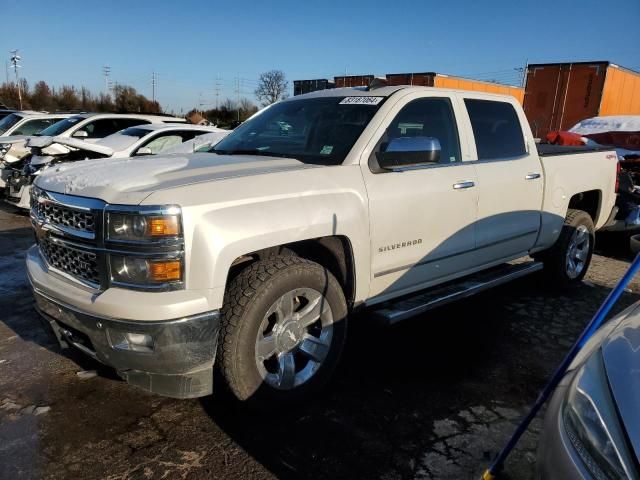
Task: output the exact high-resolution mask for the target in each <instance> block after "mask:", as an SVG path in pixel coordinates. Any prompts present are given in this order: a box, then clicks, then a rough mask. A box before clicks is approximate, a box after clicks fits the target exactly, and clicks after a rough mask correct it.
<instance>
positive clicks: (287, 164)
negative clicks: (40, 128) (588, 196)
mask: <svg viewBox="0 0 640 480" xmlns="http://www.w3.org/2000/svg"><path fill="white" fill-rule="evenodd" d="M311 167H312V166H311V165H305V164H304V163H302V162H300V161H298V160H295V159H291V158H276V157H266V156H264V157H263V156H253V155H233V156H230V155H216V154H213V153H193V154H188V155H178V154H176V155H166V156H163V155H149V156H144V157H133V158H113V159H112V158H105V159H99V160H82V161H77V162H69V163H62V164H59V165H52V166H50V167H49V168H47V169H45V170H43V171H42V173H41V174H40V175H39V176H38V178H37V179H36V182H35V185H36V186H38V187H40V188H43V189H44V190H49V191H52V192H58V193H66V194H70V195H78V196H82V197H91V198H99V199H101V200H104V201H105V202H108V203H120V204H128V205H137V204H139V203H140V202H142V201H143V200H144V199H145V198H146V197H148V196H149V195H150V194H151V193H153V192H156V191H158V190H163V189H168V188H174V187H179V186H184V185H190V184H194V183H201V182H211V181H217V180H223V179H225V178H231V177H244V176H249V175H260V174H266V173H271V172H278V171H285V170H295V169H301V168H311Z"/></svg>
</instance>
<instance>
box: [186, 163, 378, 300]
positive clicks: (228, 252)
mask: <svg viewBox="0 0 640 480" xmlns="http://www.w3.org/2000/svg"><path fill="white" fill-rule="evenodd" d="M192 187H194V188H195V187H196V186H192ZM197 187H199V188H202V187H201V186H197ZM181 188H187V187H181ZM207 191H208V192H212V191H215V192H216V193H215V194H214V195H213V196H215V197H217V198H220V201H219V202H213V203H208V204H204V205H191V206H187V207H184V206H183V221H184V225H185V245H186V252H185V264H186V288H188V289H198V290H200V289H210V291H211V294H210V302H211V305H212V308H219V307H221V306H222V301H223V296H224V287H225V285H226V283H227V277H228V273H229V269H230V267H231V265H232V263H233V262H234V260H236V259H237V258H238V257H240V256H242V255H246V254H249V253H252V252H255V251H258V250H262V249H265V248H269V247H276V246H279V245H284V244H287V243H293V242H299V241H302V240H309V239H314V238H318V237H326V236H333V235H340V236H344V237H346V238H348V240H349V242H350V243H351V246H352V251H353V257H354V258H353V261H354V267H355V268H354V270H355V274H356V279H357V281H356V291H355V300H356V301H359V300H362V299H364V298H365V296H366V294H367V293H368V290H369V278H370V264H369V215H368V202H367V197H366V194H365V190H364V184H363V181H362V176H361V175H360V172H359V168H358V167H357V166H354V167H351V166H338V167H322V168H313V169H308V170H305V171H291V172H280V173H277V174H274V173H272V174H268V175H260V176H254V177H249V178H247V177H244V178H236V179H227V180H224V181H219V182H211V183H210V184H208V189H207ZM193 194H194V192H193V191H192V192H191V195H193ZM203 195H204V193H203ZM209 195H210V196H211V193H209ZM174 198H175V197H174ZM200 198H205V197H204V196H203V197H200ZM223 199H224V200H223ZM176 203H179V202H176Z"/></svg>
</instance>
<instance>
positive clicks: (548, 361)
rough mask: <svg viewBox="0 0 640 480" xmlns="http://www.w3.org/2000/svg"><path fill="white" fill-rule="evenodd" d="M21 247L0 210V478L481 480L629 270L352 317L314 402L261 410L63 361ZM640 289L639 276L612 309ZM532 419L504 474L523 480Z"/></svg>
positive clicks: (24, 231) (12, 220) (599, 267)
mask: <svg viewBox="0 0 640 480" xmlns="http://www.w3.org/2000/svg"><path fill="white" fill-rule="evenodd" d="M31 243H32V234H31V231H30V229H29V222H28V218H27V217H26V216H24V215H19V214H16V213H15V211H14V210H12V209H10V208H9V207H5V206H1V207H0V478H1V479H5V478H10V479H19V478H38V479H40V478H106V479H124V478H167V479H173V478H237V479H254V478H255V479H262V478H314V479H315V478H320V479H334V478H367V479H368V478H372V479H378V478H379V479H385V480H387V479H388V480H391V479H410V478H415V479H465V478H470V479H474V478H478V476H479V474H480V473H481V472H482V470H483V469H484V467H485V466H486V464H487V463H488V462H489V460H490V459H491V458H492V457H493V456H494V455H495V454H496V453H497V451H498V449H499V448H500V447H501V446H502V445H503V443H504V441H505V440H506V438H507V437H508V436H509V435H510V433H511V432H512V431H513V428H514V427H515V425H516V423H517V420H518V419H519V418H520V417H521V416H522V415H523V414H524V413H525V412H526V408H527V406H528V405H529V404H531V402H533V400H534V399H535V397H536V395H537V393H538V391H539V389H540V388H541V387H542V385H543V383H544V381H545V379H546V378H547V377H548V376H549V375H550V373H551V372H552V371H553V369H554V367H555V366H556V365H557V364H558V362H559V361H560V360H561V358H562V357H563V355H564V354H565V352H566V351H567V350H568V348H569V347H570V345H571V343H572V341H573V340H574V339H575V338H576V336H577V335H578V333H579V332H580V330H581V328H582V327H583V326H584V325H585V324H586V322H587V321H588V320H589V318H590V317H591V315H592V314H593V313H594V312H595V310H596V309H597V307H598V305H599V303H600V302H601V301H602V300H603V299H604V297H605V296H606V294H607V293H608V289H609V288H610V287H611V286H612V285H613V284H614V282H615V281H616V280H617V279H618V278H619V277H620V276H621V274H622V273H623V272H624V270H625V269H626V267H627V265H628V259H626V258H622V259H613V258H607V257H605V256H601V255H596V256H594V260H593V263H592V266H591V269H590V271H589V274H588V276H587V279H586V280H587V281H585V282H584V283H583V284H582V285H581V286H579V287H576V288H574V289H572V290H570V291H567V292H563V293H562V294H559V293H557V292H553V291H551V290H548V289H547V288H545V286H544V285H543V284H542V281H541V278H540V277H539V276H532V277H529V278H527V279H523V280H520V281H517V282H515V283H513V284H511V285H508V286H505V287H502V288H499V289H496V290H494V291H492V292H489V293H486V294H483V295H480V296H478V297H476V298H474V299H472V300H467V301H465V302H462V303H459V304H456V305H452V306H449V307H446V308H441V309H439V310H437V311H434V312H431V313H430V314H428V315H424V316H421V317H418V318H415V319H413V320H410V321H408V322H405V323H404V324H400V325H398V326H396V327H393V328H390V329H381V328H373V327H371V326H370V323H368V322H367V316H366V315H360V316H359V317H358V318H355V319H354V321H353V322H352V328H351V332H350V338H349V344H348V346H347V350H346V354H345V358H344V361H343V362H342V364H341V367H340V368H339V371H338V372H337V376H336V378H335V380H334V381H333V382H332V384H331V385H330V388H328V390H327V391H326V392H325V393H324V394H323V395H321V396H319V397H318V398H317V399H315V400H314V401H313V402H311V403H309V404H308V405H306V406H303V407H300V408H297V409H292V410H286V411H284V412H279V413H278V412H271V413H259V414H258V413H253V412H248V411H246V410H245V409H243V408H242V407H241V406H239V405H237V404H236V403H234V402H233V401H231V400H230V398H229V396H228V395H227V394H226V393H225V392H224V390H223V389H222V388H218V389H217V392H216V394H215V395H214V396H213V397H210V398H205V399H201V400H182V401H178V400H172V399H166V398H162V397H158V396H155V395H151V394H147V393H145V392H142V391H140V390H137V389H134V388H133V387H130V386H127V385H126V384H125V383H124V382H122V381H120V380H119V379H118V378H117V376H116V375H115V374H114V373H113V372H111V371H110V370H109V369H106V368H103V367H100V366H99V365H98V364H96V363H94V362H92V361H90V360H87V359H86V358H83V357H82V356H80V355H78V354H75V353H73V352H69V351H65V352H62V351H61V350H60V349H59V348H58V346H57V344H56V343H55V340H54V339H53V337H51V336H49V335H48V334H47V333H46V332H45V331H44V330H43V328H42V327H41V326H40V323H39V321H38V318H37V316H36V314H35V313H34V311H33V308H32V299H31V296H30V294H29V290H28V285H27V279H26V277H25V273H24V269H23V260H24V251H25V249H26V248H27V247H28V246H29V245H30V244H31ZM605 253H608V252H605ZM639 291H640V283H639V282H638V281H637V280H636V281H635V282H634V283H633V284H632V285H631V288H630V291H629V292H627V293H625V295H624V296H623V298H622V300H621V302H620V304H619V305H618V307H617V310H620V309H622V308H623V307H625V306H627V305H629V304H631V303H632V302H634V301H636V300H638V299H639V295H638V293H637V292H639ZM540 425H541V420H540V419H538V420H536V421H535V422H534V423H533V424H532V426H531V428H530V429H529V430H528V432H527V433H526V434H525V436H524V438H523V440H522V442H521V443H520V445H519V447H518V449H517V450H516V451H515V452H514V454H513V455H512V456H511V457H510V459H509V462H508V463H507V466H506V471H505V477H506V478H511V479H533V478H534V476H535V452H536V448H537V439H538V434H539V430H540Z"/></svg>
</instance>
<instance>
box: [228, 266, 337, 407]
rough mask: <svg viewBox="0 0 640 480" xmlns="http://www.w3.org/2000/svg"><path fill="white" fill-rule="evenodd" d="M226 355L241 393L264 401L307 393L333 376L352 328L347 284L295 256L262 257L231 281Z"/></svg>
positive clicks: (247, 398)
mask: <svg viewBox="0 0 640 480" xmlns="http://www.w3.org/2000/svg"><path fill="white" fill-rule="evenodd" d="M222 313H223V317H222V330H221V340H220V348H219V355H220V357H219V362H220V365H221V368H222V373H223V375H224V377H225V379H226V382H227V384H228V385H229V387H230V389H231V391H232V392H233V393H234V395H235V396H236V397H237V398H238V399H240V400H244V401H249V402H251V403H253V404H255V405H256V406H261V407H265V406H274V405H276V406H277V405H282V404H284V403H287V404H288V403H292V402H297V401H301V400H303V399H304V398H305V397H307V396H308V395H309V394H310V393H312V392H315V391H317V390H318V389H319V388H320V387H322V386H324V384H326V382H327V381H328V380H329V378H330V376H331V374H332V373H333V371H334V370H335V367H336V365H337V363H338V360H339V358H340V354H341V352H342V348H343V345H344V342H345V338H346V331H347V325H346V321H347V306H346V301H345V298H344V294H343V292H342V289H341V287H340V284H339V283H338V281H337V280H336V279H335V277H334V276H333V275H332V274H331V273H330V272H329V271H328V270H327V269H325V268H324V267H322V266H321V265H319V264H317V263H314V262H311V261H309V260H306V259H303V258H299V257H295V256H278V257H271V258H268V259H265V260H260V261H258V262H255V263H254V264H252V265H251V266H249V267H247V268H246V269H245V270H244V271H243V272H241V273H240V274H239V275H238V276H237V277H236V278H235V279H233V280H232V282H231V283H230V285H229V288H228V293H227V295H226V297H225V305H224V307H223V312H222Z"/></svg>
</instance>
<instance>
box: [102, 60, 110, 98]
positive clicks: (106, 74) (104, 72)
mask: <svg viewBox="0 0 640 480" xmlns="http://www.w3.org/2000/svg"><path fill="white" fill-rule="evenodd" d="M102 75H104V89H105V91H106V93H107V95H109V75H111V67H109V66H108V65H105V66H104V67H102Z"/></svg>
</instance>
